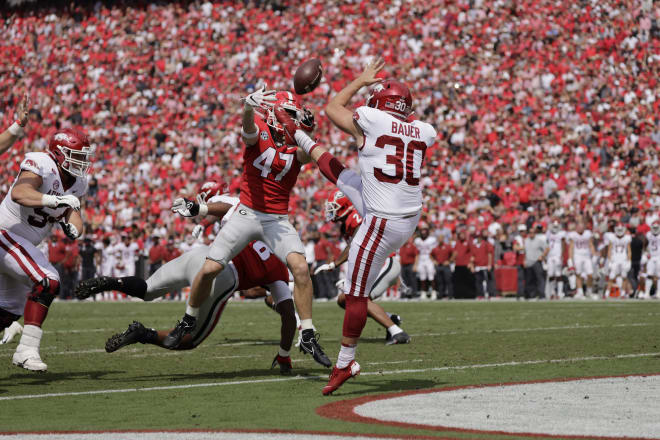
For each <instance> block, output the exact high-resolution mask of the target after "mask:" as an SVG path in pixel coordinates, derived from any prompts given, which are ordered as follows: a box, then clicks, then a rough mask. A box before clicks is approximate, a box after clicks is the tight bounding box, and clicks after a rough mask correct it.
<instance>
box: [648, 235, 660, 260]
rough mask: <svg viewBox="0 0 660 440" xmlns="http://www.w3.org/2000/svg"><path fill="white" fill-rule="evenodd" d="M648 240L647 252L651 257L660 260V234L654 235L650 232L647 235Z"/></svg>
mask: <svg viewBox="0 0 660 440" xmlns="http://www.w3.org/2000/svg"><path fill="white" fill-rule="evenodd" d="M646 240H647V241H648V244H647V245H646V251H647V252H648V254H649V257H650V258H660V234H658V235H653V232H651V231H649V232H647V233H646Z"/></svg>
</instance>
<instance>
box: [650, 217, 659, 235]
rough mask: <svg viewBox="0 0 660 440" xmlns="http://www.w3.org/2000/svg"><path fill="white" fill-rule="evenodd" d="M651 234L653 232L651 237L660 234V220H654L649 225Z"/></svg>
mask: <svg viewBox="0 0 660 440" xmlns="http://www.w3.org/2000/svg"><path fill="white" fill-rule="evenodd" d="M651 232H653V235H658V234H660V220H656V221H654V222H653V223H652V224H651Z"/></svg>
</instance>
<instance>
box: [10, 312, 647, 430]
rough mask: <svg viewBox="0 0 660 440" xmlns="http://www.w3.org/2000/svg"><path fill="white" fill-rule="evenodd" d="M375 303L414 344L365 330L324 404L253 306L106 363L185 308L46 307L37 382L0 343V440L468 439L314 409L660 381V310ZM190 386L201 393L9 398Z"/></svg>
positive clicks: (329, 341)
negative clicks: (256, 433)
mask: <svg viewBox="0 0 660 440" xmlns="http://www.w3.org/2000/svg"><path fill="white" fill-rule="evenodd" d="M383 305H384V307H385V308H386V310H388V311H392V312H396V313H400V314H401V315H402V316H403V318H404V322H403V328H404V329H405V330H406V331H407V332H408V333H409V334H411V336H412V343H411V344H409V345H401V346H385V345H384V343H383V342H384V330H383V329H381V328H380V327H378V326H377V325H376V324H375V323H374V322H373V321H369V322H368V323H367V327H366V328H365V331H364V333H363V336H364V339H363V341H362V343H361V344H360V346H359V348H358V361H359V362H360V363H361V365H362V373H363V374H362V375H361V376H359V377H358V378H357V379H354V380H352V381H349V382H348V383H347V384H345V385H344V386H343V387H342V388H341V389H340V390H338V391H337V392H336V393H335V394H334V395H333V396H331V397H323V396H322V395H321V387H322V386H323V385H324V384H325V382H326V380H327V374H328V373H329V370H326V369H324V368H322V367H320V366H319V365H317V364H315V363H314V362H313V361H312V360H311V358H310V357H308V356H303V355H302V354H300V353H298V352H297V351H296V352H294V353H293V355H292V358H293V359H294V368H295V371H296V373H297V375H299V376H297V377H293V378H285V379H284V380H280V379H281V378H282V377H281V376H280V375H279V372H278V370H271V369H270V363H271V360H272V358H273V356H274V355H275V353H276V351H277V345H278V344H277V340H278V339H279V318H278V316H277V315H275V314H274V313H273V312H272V311H270V310H269V309H267V308H266V307H265V306H264V305H263V303H262V302H260V301H259V302H249V303H242V302H232V303H230V304H229V305H228V306H227V309H226V310H225V313H224V315H223V317H222V320H221V321H220V323H219V324H218V327H217V328H216V329H215V331H214V333H213V334H212V335H211V336H210V337H209V338H208V339H207V340H206V341H205V342H204V343H203V344H202V345H201V346H200V347H199V348H197V349H196V350H192V351H188V352H171V351H166V350H163V349H160V348H157V347H153V346H146V345H141V344H138V345H133V346H130V347H126V348H124V349H122V350H119V351H118V352H116V353H112V354H107V353H105V351H104V350H103V347H104V343H105V340H106V339H107V338H108V337H109V336H110V335H111V334H112V333H115V332H119V331H123V330H124V329H125V328H126V326H127V325H128V324H129V323H130V322H131V321H132V320H134V319H136V320H140V321H141V322H143V323H144V324H145V325H148V326H151V327H155V328H168V327H169V326H170V325H171V324H172V323H173V322H174V321H175V320H176V319H177V318H178V317H180V315H181V313H182V311H183V304H182V303H166V302H161V303H152V304H145V303H134V302H127V303H89V302H84V303H63V302H59V303H55V304H54V305H53V306H52V308H51V312H50V315H49V317H48V320H47V321H46V325H45V326H44V330H45V334H44V338H43V341H42V358H43V359H44V361H45V362H46V363H47V364H48V367H49V371H48V372H47V373H43V374H36V373H30V372H28V371H24V370H21V369H19V368H17V367H14V366H13V365H11V355H12V354H13V351H14V349H15V347H16V343H17V340H15V341H14V342H13V343H11V344H9V345H4V346H0V399H2V400H0V431H4V432H8V431H41V430H108V429H113V430H114V429H188V428H197V429H200V428H212V429H237V428H238V429H267V430H269V429H279V430H312V431H328V432H355V433H380V434H391V435H404V436H405V435H414V434H417V435H426V436H443V437H456V438H464V437H470V438H474V437H475V435H474V434H470V435H468V434H461V433H456V432H438V431H426V430H414V429H407V428H399V427H392V426H385V425H382V426H381V425H366V424H361V423H350V422H344V421H338V420H333V419H326V418H323V417H321V416H319V415H317V414H316V412H315V409H316V408H317V407H319V406H320V405H323V404H325V403H329V402H333V401H336V400H340V399H350V398H355V397H360V396H364V395H368V394H379V393H387V392H396V391H406V390H417V389H425V388H434V387H449V386H460V385H468V384H489V383H500V382H519V381H530V380H541V379H551V378H564V377H586V376H604V375H623V374H640V373H658V372H660V362H659V360H660V355H658V354H657V353H660V346H659V345H660V342H659V341H658V334H660V321H659V320H658V315H659V314H660V302H651V301H647V302H637V301H617V302H602V301H601V302H512V301H493V302H434V303H429V302H427V303H421V302H417V303H413V302H407V303H383ZM314 313H315V315H314V321H315V325H316V327H317V328H318V330H319V331H320V332H321V335H322V336H321V344H322V345H323V346H324V348H325V350H326V352H327V353H328V355H329V356H330V358H331V359H332V360H333V361H334V360H335V359H336V355H337V351H338V348H339V337H340V335H341V322H342V318H343V311H342V310H340V309H339V308H338V307H337V306H336V305H335V304H334V303H317V304H315V308H314ZM16 339H18V338H16ZM625 355H633V356H625ZM635 355H639V356H635ZM365 373H367V374H365ZM190 384H205V385H204V386H199V387H192V388H178V389H164V390H163V389H158V390H148V391H139V392H137V391H129V392H121V393H120V392H115V393H107V392H105V393H100V394H82V395H59V396H50V397H43V398H39V399H11V400H8V398H10V397H13V396H22V395H35V394H46V393H71V392H86V391H98V390H124V389H131V388H136V389H142V388H150V387H172V386H179V385H190ZM35 408H37V409H38V410H37V411H35ZM35 414H36V415H37V416H36V417H35ZM42 415H43V416H42ZM482 437H483V438H503V437H502V436H499V437H498V436H491V435H483V436H482Z"/></svg>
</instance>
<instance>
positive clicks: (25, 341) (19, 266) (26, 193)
mask: <svg viewBox="0 0 660 440" xmlns="http://www.w3.org/2000/svg"><path fill="white" fill-rule="evenodd" d="M93 154H94V148H93V147H92V146H90V144H89V140H88V139H87V136H86V135H84V134H83V133H81V132H79V131H77V130H73V129H68V128H67V129H61V130H58V131H57V132H55V133H54V134H53V135H52V137H51V138H50V141H49V143H48V152H47V153H27V154H26V155H25V159H24V160H23V162H21V169H20V172H19V174H18V177H17V178H16V180H15V181H14V183H13V184H12V186H11V189H10V190H9V193H8V194H7V195H6V196H5V198H4V200H3V201H2V204H0V258H1V260H0V261H1V262H2V264H1V265H0V326H1V327H2V328H5V327H7V326H9V325H10V324H11V323H12V322H13V321H15V320H17V319H18V318H19V317H20V315H21V314H23V312H24V314H25V317H24V323H25V328H24V330H23V335H22V337H21V340H20V343H19V344H18V347H17V348H16V352H15V353H14V356H13V359H12V362H13V363H14V364H15V365H17V366H20V367H23V368H25V369H28V370H34V371H45V370H46V368H47V366H46V364H45V363H44V362H43V361H42V360H41V357H40V355H39V346H40V343H41V336H42V333H43V332H42V330H41V325H42V324H43V322H44V320H45V319H46V315H47V313H48V307H49V306H50V304H51V302H52V301H53V299H54V298H55V297H56V296H57V293H58V291H59V287H60V278H59V274H58V273H57V271H56V270H55V268H54V267H53V266H52V265H51V264H50V262H49V261H48V259H47V258H46V256H45V255H44V253H43V252H41V251H40V250H39V249H38V248H37V245H38V244H39V243H41V241H42V240H43V239H44V238H45V237H46V236H47V235H48V234H49V233H50V230H51V228H52V227H53V225H54V224H55V223H59V224H60V225H61V227H62V230H63V231H64V233H65V234H66V235H67V236H68V237H69V238H71V239H76V238H78V237H79V236H80V235H81V234H82V232H83V221H82V217H81V215H80V200H79V198H80V197H82V196H83V195H84V194H85V192H86V191H87V179H86V175H87V171H88V170H89V167H90V166H91V159H92V156H93Z"/></svg>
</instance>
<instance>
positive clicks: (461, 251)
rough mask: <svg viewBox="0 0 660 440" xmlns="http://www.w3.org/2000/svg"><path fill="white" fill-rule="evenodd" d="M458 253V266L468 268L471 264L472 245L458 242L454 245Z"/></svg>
mask: <svg viewBox="0 0 660 440" xmlns="http://www.w3.org/2000/svg"><path fill="white" fill-rule="evenodd" d="M454 252H456V261H455V262H456V266H467V265H468V264H469V263H470V257H471V255H470V244H469V243H467V242H465V243H461V242H456V244H455V245H454Z"/></svg>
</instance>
